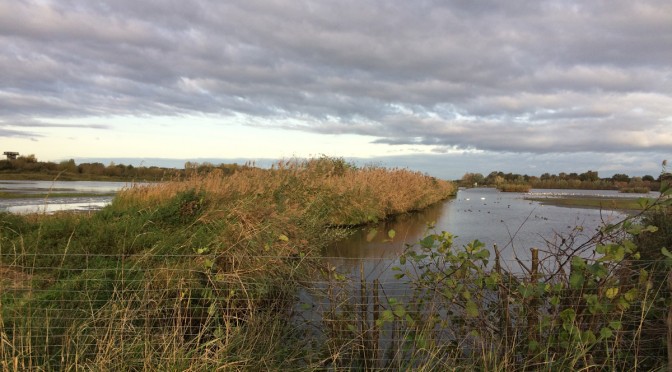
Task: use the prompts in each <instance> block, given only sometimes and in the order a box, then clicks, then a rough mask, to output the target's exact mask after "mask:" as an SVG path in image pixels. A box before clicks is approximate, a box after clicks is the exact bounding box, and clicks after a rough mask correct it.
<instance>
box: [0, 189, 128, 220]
mask: <svg viewBox="0 0 672 372" xmlns="http://www.w3.org/2000/svg"><path fill="white" fill-rule="evenodd" d="M130 186H131V183H129V182H99V181H0V192H4V193H12V194H18V195H21V194H25V195H26V197H25V198H21V197H14V198H11V199H0V211H5V212H11V213H53V212H56V211H64V210H78V211H90V210H97V209H100V208H102V207H104V206H105V205H107V204H109V203H110V202H111V201H112V198H113V196H112V195H110V194H112V193H115V192H117V191H119V190H121V189H123V188H125V187H130ZM78 193H79V194H84V193H85V194H89V195H87V196H74V197H73V196H64V194H78ZM36 194H46V195H48V196H46V197H39V198H36V197H31V196H35V195H36Z"/></svg>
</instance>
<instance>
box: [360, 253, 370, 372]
mask: <svg viewBox="0 0 672 372" xmlns="http://www.w3.org/2000/svg"><path fill="white" fill-rule="evenodd" d="M359 286H360V287H359V290H360V292H359V297H360V299H359V301H360V302H359V306H360V308H359V309H360V310H359V312H360V335H361V336H360V337H361V338H362V343H361V348H362V353H361V356H362V362H363V364H364V370H367V371H368V370H369V369H370V366H369V362H368V357H369V355H368V354H369V350H368V349H369V341H368V339H369V337H370V335H369V327H368V324H367V323H368V318H369V317H368V316H367V315H368V314H367V312H368V309H369V301H368V300H367V296H366V276H365V275H364V261H361V262H360V263H359Z"/></svg>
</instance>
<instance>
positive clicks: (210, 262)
mask: <svg viewBox="0 0 672 372" xmlns="http://www.w3.org/2000/svg"><path fill="white" fill-rule="evenodd" d="M214 265H215V262H214V261H213V260H211V259H209V258H208V259H206V260H205V261H203V266H205V268H206V269H212V267H213V266H214Z"/></svg>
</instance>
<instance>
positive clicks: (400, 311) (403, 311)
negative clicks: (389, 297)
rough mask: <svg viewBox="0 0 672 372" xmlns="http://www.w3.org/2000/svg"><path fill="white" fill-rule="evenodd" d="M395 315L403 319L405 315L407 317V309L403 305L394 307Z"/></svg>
mask: <svg viewBox="0 0 672 372" xmlns="http://www.w3.org/2000/svg"><path fill="white" fill-rule="evenodd" d="M393 312H394V315H396V316H397V317H399V318H403V317H404V315H406V309H404V307H403V306H402V305H397V306H395V307H394V311H393Z"/></svg>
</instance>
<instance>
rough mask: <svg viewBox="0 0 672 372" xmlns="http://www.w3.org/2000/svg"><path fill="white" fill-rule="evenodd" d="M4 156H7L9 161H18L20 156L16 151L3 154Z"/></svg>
mask: <svg viewBox="0 0 672 372" xmlns="http://www.w3.org/2000/svg"><path fill="white" fill-rule="evenodd" d="M2 155H5V156H7V160H16V157H17V156H19V153H18V152H14V151H5V152H3V153H2Z"/></svg>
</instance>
